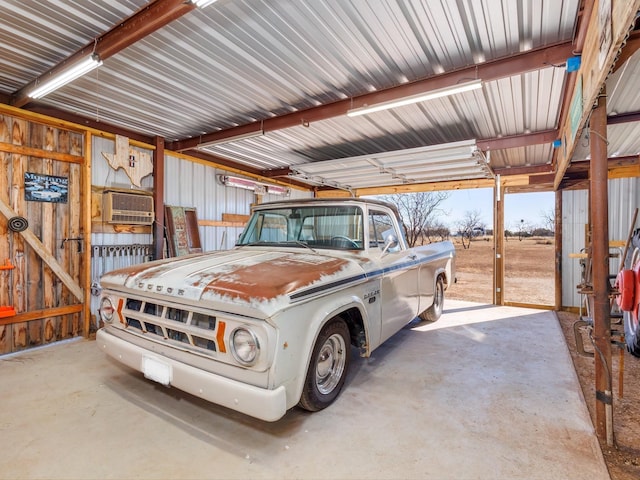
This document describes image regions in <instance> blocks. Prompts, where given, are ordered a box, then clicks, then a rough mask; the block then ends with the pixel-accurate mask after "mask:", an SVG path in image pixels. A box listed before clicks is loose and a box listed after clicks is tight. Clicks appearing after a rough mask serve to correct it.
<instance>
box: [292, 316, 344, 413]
mask: <svg viewBox="0 0 640 480" xmlns="http://www.w3.org/2000/svg"><path fill="white" fill-rule="evenodd" d="M349 339H350V335H349V328H348V327H347V324H346V323H345V322H344V321H343V320H342V319H341V318H337V319H335V320H332V321H330V322H329V323H327V324H326V325H325V326H324V327H323V328H322V330H321V331H320V335H318V339H317V340H316V344H315V346H314V347H313V353H312V355H311V362H310V363H309V369H308V370H307V376H306V379H305V382H304V388H303V390H302V397H301V398H300V403H299V405H300V406H301V407H302V408H304V409H305V410H309V411H311V412H316V411H318V410H322V409H323V408H326V407H328V406H329V405H331V404H332V403H333V401H334V400H335V399H336V398H337V397H338V395H339V394H340V390H342V386H343V385H344V381H345V378H346V376H347V371H348V370H349V363H350V361H351V345H350V343H349Z"/></svg>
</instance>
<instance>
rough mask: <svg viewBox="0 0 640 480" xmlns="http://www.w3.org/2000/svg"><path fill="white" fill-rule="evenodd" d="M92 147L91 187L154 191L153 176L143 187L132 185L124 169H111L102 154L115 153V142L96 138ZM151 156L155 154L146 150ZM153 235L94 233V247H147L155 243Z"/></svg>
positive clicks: (147, 178)
mask: <svg viewBox="0 0 640 480" xmlns="http://www.w3.org/2000/svg"><path fill="white" fill-rule="evenodd" d="M91 143H92V147H91V155H92V158H91V185H92V186H94V187H112V188H120V189H127V190H148V191H151V190H152V189H153V175H149V176H147V177H145V178H143V179H142V181H141V187H136V186H134V185H132V183H131V180H130V179H129V177H128V176H127V174H126V173H125V172H124V170H122V169H118V170H114V169H113V168H111V166H110V165H109V163H108V162H107V160H106V159H105V158H104V156H103V155H102V153H103V152H104V153H112V154H113V153H115V141H114V140H111V139H108V138H103V137H98V136H94V137H92V142H91ZM146 152H147V153H149V154H150V155H151V154H152V153H153V152H151V151H150V150H146ZM152 238H153V236H152V235H151V234H144V233H128V234H123V233H93V234H91V244H92V245H133V244H143V245H147V244H150V243H152V242H153V239H152Z"/></svg>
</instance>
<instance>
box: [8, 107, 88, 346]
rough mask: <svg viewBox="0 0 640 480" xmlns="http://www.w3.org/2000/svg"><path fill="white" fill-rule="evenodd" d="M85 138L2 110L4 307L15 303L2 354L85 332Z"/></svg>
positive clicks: (9, 316) (74, 132)
mask: <svg viewBox="0 0 640 480" xmlns="http://www.w3.org/2000/svg"><path fill="white" fill-rule="evenodd" d="M84 142H85V134H84V133H82V132H79V131H72V130H69V129H66V128H61V127H59V126H54V125H48V124H45V123H38V122H36V121H33V120H31V119H26V118H21V117H19V116H12V115H10V114H3V113H2V112H0V210H1V213H0V264H1V265H3V266H5V267H9V268H3V269H0V306H6V307H13V309H14V310H15V315H3V316H2V317H0V354H3V353H9V352H14V351H18V350H22V349H25V348H29V347H34V346H37V345H43V344H46V343H50V342H53V341H58V340H62V339H66V338H70V337H74V336H77V335H81V334H83V333H85V332H84V331H83V330H84V328H85V327H84V322H83V319H82V303H83V301H82V298H78V297H79V296H80V297H81V296H82V295H81V294H82V289H81V287H80V285H82V283H83V282H82V279H81V277H82V271H83V262H85V257H84V253H85V252H83V251H82V250H83V248H82V245H83V243H82V240H81V238H82V237H83V235H84V234H85V232H83V228H82V227H83V223H82V220H83V219H82V210H83V209H82V208H81V195H82V183H83V179H82V177H83V175H82V166H83V165H82V164H83V162H84V152H83V150H84V148H85V143H84ZM12 219H13V220H14V221H16V220H17V221H18V222H17V224H20V221H22V225H23V226H25V225H26V227H27V228H26V229H25V230H24V231H22V232H20V231H17V230H19V229H16V228H15V225H16V224H15V223H13V222H10V221H11V220H12ZM25 221H26V222H25ZM11 226H12V227H14V228H10V227H11ZM10 267H13V268H10ZM4 312H5V313H6V310H4Z"/></svg>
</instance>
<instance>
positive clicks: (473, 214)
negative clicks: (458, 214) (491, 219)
mask: <svg viewBox="0 0 640 480" xmlns="http://www.w3.org/2000/svg"><path fill="white" fill-rule="evenodd" d="M457 225H458V233H459V234H460V238H461V240H462V248H464V249H465V250H466V249H467V248H470V247H471V239H472V238H473V237H474V236H476V232H477V231H478V229H484V223H482V215H481V214H480V210H472V211H466V212H465V214H464V217H463V219H462V220H460V221H458V223H457Z"/></svg>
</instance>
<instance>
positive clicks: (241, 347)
mask: <svg viewBox="0 0 640 480" xmlns="http://www.w3.org/2000/svg"><path fill="white" fill-rule="evenodd" d="M259 351H260V344H259V342H258V338H257V337H256V336H255V334H254V333H253V332H252V331H251V330H249V329H247V328H245V327H238V328H236V329H235V330H234V331H233V332H231V352H232V353H233V357H234V358H235V359H236V360H237V361H238V362H239V363H241V364H242V365H246V366H249V365H253V363H254V362H255V361H256V359H257V358H258V352H259Z"/></svg>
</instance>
